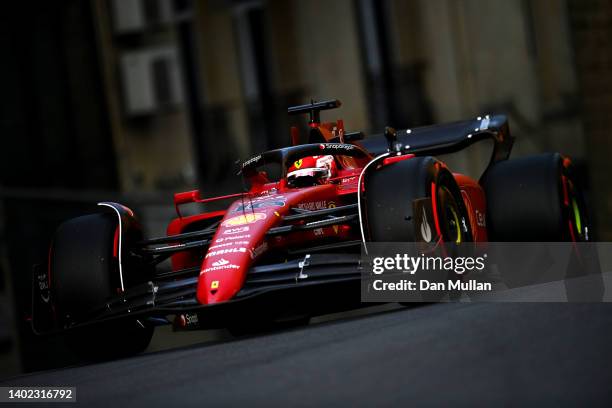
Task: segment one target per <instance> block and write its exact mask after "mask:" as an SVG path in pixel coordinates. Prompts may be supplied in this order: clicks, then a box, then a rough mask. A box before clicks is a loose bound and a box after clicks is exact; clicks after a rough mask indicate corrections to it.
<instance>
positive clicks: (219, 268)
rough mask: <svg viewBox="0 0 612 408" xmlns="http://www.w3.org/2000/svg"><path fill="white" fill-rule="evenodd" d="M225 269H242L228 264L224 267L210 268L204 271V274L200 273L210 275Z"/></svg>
mask: <svg viewBox="0 0 612 408" xmlns="http://www.w3.org/2000/svg"><path fill="white" fill-rule="evenodd" d="M223 269H240V267H239V266H238V265H234V264H228V265H223V266H211V267H210V268H206V269H203V270H202V272H200V275H202V274H204V273H208V272H215V271H220V270H223Z"/></svg>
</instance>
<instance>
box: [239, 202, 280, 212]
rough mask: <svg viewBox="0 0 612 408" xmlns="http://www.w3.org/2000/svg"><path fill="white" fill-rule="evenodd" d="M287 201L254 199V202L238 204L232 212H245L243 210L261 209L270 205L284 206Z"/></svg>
mask: <svg viewBox="0 0 612 408" xmlns="http://www.w3.org/2000/svg"><path fill="white" fill-rule="evenodd" d="M284 206H285V201H283V200H265V201H254V202H252V203H251V202H245V203H244V204H240V205H238V207H236V208H235V209H234V210H233V211H232V212H233V213H237V212H243V211H252V210H259V209H263V208H270V207H284Z"/></svg>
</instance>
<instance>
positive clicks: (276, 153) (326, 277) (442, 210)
mask: <svg viewBox="0 0 612 408" xmlns="http://www.w3.org/2000/svg"><path fill="white" fill-rule="evenodd" d="M339 105H340V102H339V101H336V100H331V101H325V102H318V103H314V102H313V103H310V104H307V105H303V106H297V107H292V108H289V113H290V114H309V117H310V121H309V127H308V143H307V144H298V139H299V135H298V131H297V129H295V128H293V129H292V140H293V145H292V146H290V147H286V148H282V149H278V150H272V151H268V152H265V153H261V154H258V155H256V156H254V157H252V158H250V159H248V160H246V161H245V162H244V163H242V165H241V169H240V174H241V176H242V177H243V178H244V180H245V181H246V184H248V189H247V191H245V192H241V193H237V194H233V195H228V196H223V197H215V198H201V196H200V193H199V192H198V191H189V192H184V193H178V194H176V195H175V197H174V203H175V205H176V210H177V217H176V218H175V219H173V220H171V221H170V223H169V225H168V229H167V236H164V237H159V238H151V239H143V237H142V233H141V229H140V227H139V224H138V222H137V220H136V216H135V214H134V213H133V211H132V210H130V209H129V208H127V207H125V206H123V205H120V204H116V203H109V202H105V203H100V204H99V205H100V206H101V207H100V209H101V210H105V211H102V212H100V213H97V214H91V215H86V216H83V217H79V218H76V219H72V220H69V221H67V222H65V223H64V224H62V225H61V226H60V227H59V229H58V230H57V233H56V235H55V238H54V240H53V242H52V244H51V246H50V250H49V262H48V267H46V268H44V267H43V268H38V269H37V270H36V271H35V274H34V282H33V288H34V294H33V296H34V304H33V326H34V329H35V331H37V332H41V333H43V332H50V331H51V332H52V331H65V332H66V335H67V339H69V341H70V342H71V343H72V344H73V345H74V347H75V348H76V349H77V350H79V351H81V352H83V353H85V354H87V355H88V356H90V357H91V356H96V357H101V356H106V357H110V356H116V355H120V354H129V353H134V352H137V351H139V350H142V349H144V348H145V347H146V345H147V344H148V342H149V340H150V338H151V335H152V332H153V327H154V326H155V325H158V324H164V323H171V322H173V323H174V324H175V327H176V328H178V329H192V328H214V327H229V328H230V329H233V330H235V331H247V330H250V329H257V328H262V327H269V326H270V325H273V324H278V323H279V322H286V321H305V320H307V319H308V318H310V317H311V316H313V315H317V314H322V313H329V312H333V311H341V310H345V309H347V308H354V307H356V306H359V305H360V286H359V282H360V273H359V268H358V266H359V262H360V248H361V244H362V242H367V241H381V242H406V241H409V242H415V241H424V242H437V241H445V242H453V243H458V244H460V243H462V242H466V241H487V240H491V239H493V240H497V241H559V240H574V241H577V240H588V239H589V226H588V222H587V220H586V219H585V213H584V209H583V205H582V201H581V199H580V195H579V193H578V190H577V187H576V184H575V181H574V178H573V175H572V166H571V163H570V161H569V159H567V158H564V157H563V156H561V155H559V154H556V153H555V154H544V155H538V156H532V157H526V158H521V159H513V160H508V157H509V155H510V150H511V148H512V144H513V138H512V137H511V136H510V133H509V127H508V124H507V120H506V118H505V117H504V116H486V117H482V118H477V119H473V120H468V121H463V122H457V123H451V124H446V125H439V126H431V127H424V128H415V129H409V130H402V131H397V132H396V131H394V130H393V129H391V128H387V129H386V131H385V134H384V135H380V136H371V137H369V138H364V137H363V134H362V133H359V132H357V133H347V132H345V131H344V125H343V123H342V121H338V122H337V123H321V121H320V119H319V117H320V111H322V110H327V109H333V108H336V107H338V106H339ZM482 140H491V141H493V143H492V145H493V153H492V156H491V160H490V163H489V165H488V167H487V169H486V171H485V172H484V174H483V175H482V177H481V178H480V179H479V180H474V179H472V178H470V177H467V176H465V175H462V174H457V173H453V172H452V171H451V170H450V169H449V168H448V167H447V166H446V165H445V163H443V162H441V161H439V160H437V159H436V158H435V156H438V155H441V154H448V153H453V152H457V151H459V150H461V149H464V148H465V147H467V146H469V145H471V144H473V143H476V142H478V141H482ZM213 201H215V202H225V203H227V204H226V206H225V207H224V209H223V210H220V211H209V212H203V213H198V214H195V215H189V216H185V215H182V214H181V211H180V207H181V206H183V205H185V204H188V203H203V204H206V203H211V202H213ZM163 265H166V267H164V266H163Z"/></svg>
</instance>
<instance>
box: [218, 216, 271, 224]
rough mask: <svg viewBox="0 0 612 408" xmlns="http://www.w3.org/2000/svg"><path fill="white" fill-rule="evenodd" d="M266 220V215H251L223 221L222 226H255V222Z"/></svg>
mask: <svg viewBox="0 0 612 408" xmlns="http://www.w3.org/2000/svg"><path fill="white" fill-rule="evenodd" d="M265 219H266V214H264V213H249V214H244V215H237V216H235V217H232V218H229V219H227V220H225V221H223V224H221V225H223V226H224V227H238V226H240V225H245V224H253V223H254V222H257V221H259V220H265Z"/></svg>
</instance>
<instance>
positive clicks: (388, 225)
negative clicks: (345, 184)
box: [365, 157, 473, 306]
mask: <svg viewBox="0 0 612 408" xmlns="http://www.w3.org/2000/svg"><path fill="white" fill-rule="evenodd" d="M432 194H433V195H434V197H432ZM365 197H366V205H365V209H366V214H365V215H366V219H367V223H366V225H367V226H368V231H369V237H370V240H371V241H373V242H417V241H420V242H427V243H436V242H438V240H439V239H440V238H442V239H443V241H444V243H445V244H444V245H443V246H438V245H435V246H434V247H435V248H442V247H443V248H444V249H446V250H449V249H450V250H453V249H454V248H458V246H456V245H460V244H461V243H464V242H471V241H473V238H472V231H471V228H470V222H469V217H468V213H467V209H466V207H465V204H464V202H463V197H462V195H461V191H460V189H459V186H458V185H457V182H456V181H455V179H454V177H453V175H452V174H451V173H450V172H449V171H448V170H447V169H446V168H445V167H444V166H443V165H442V163H441V162H439V161H437V160H436V159H434V158H433V157H416V158H411V159H407V160H403V161H400V162H396V163H393V164H390V165H387V166H384V167H382V168H380V169H378V170H375V171H372V172H371V173H369V174H368V175H367V179H366V184H365ZM428 198H429V199H431V202H430V204H429V207H422V208H423V211H424V212H427V210H426V209H425V208H428V209H429V210H430V211H431V213H432V216H433V219H434V223H433V224H432V223H429V222H428V224H431V225H429V226H428V227H427V228H425V229H424V228H423V223H422V221H419V223H417V218H419V220H420V219H421V217H423V218H425V214H423V215H422V214H413V213H414V210H415V207H414V206H413V202H414V201H415V200H419V199H428ZM436 214H437V216H436ZM417 225H420V226H421V228H419V229H418V231H417ZM434 225H437V227H439V230H440V233H438V231H437V229H438V228H437V227H436V228H435V229H434ZM440 235H441V237H440ZM447 244H450V245H447ZM415 249H416V248H415ZM429 279H430V280H431V281H436V282H446V281H448V280H449V279H457V275H455V274H454V273H451V272H445V271H436V272H435V273H431V274H430V275H429ZM447 295H448V296H449V297H451V298H452V297H453V296H454V294H453V293H452V292H449V291H433V292H426V291H423V292H420V301H423V302H438V301H440V300H442V299H444V298H445V297H446V296H447ZM399 303H400V304H402V305H404V306H412V305H413V303H405V302H399Z"/></svg>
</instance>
